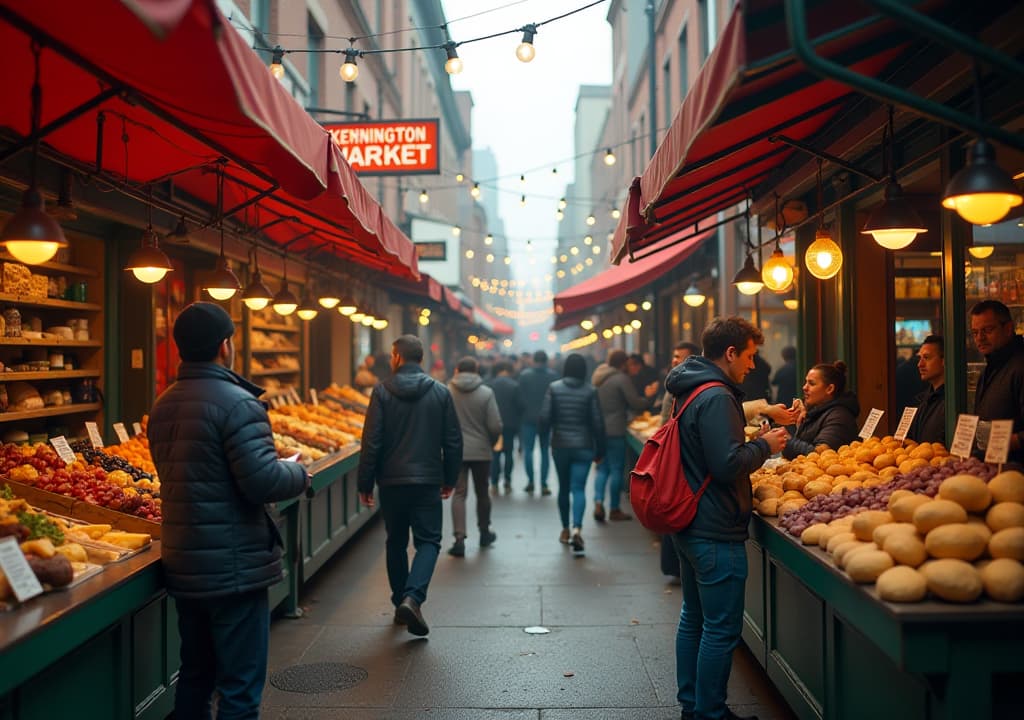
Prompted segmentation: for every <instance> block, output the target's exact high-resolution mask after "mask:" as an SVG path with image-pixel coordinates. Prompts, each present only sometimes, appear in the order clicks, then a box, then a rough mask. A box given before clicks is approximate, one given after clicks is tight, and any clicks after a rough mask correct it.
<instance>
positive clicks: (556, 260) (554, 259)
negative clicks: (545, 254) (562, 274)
mask: <svg viewBox="0 0 1024 720" xmlns="http://www.w3.org/2000/svg"><path fill="white" fill-rule="evenodd" d="M551 264H552V265H556V264H558V258H557V257H555V256H554V255H552V256H551Z"/></svg>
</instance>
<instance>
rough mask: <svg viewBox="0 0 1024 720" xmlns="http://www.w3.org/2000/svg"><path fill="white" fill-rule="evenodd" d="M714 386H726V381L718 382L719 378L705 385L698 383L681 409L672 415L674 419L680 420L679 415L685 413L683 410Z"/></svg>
mask: <svg viewBox="0 0 1024 720" xmlns="http://www.w3.org/2000/svg"><path fill="white" fill-rule="evenodd" d="M713 387H725V383H722V382H718V381H717V380H711V381H710V382H706V383H704V384H703V385H698V386H697V387H696V388H694V390H693V392H691V393H690V395H689V397H687V398H686V402H684V403H683V404H682V406H680V408H679V410H677V411H676V413H675V414H674V415H673V416H672V419H673V420H677V421H678V420H679V417H680V416H681V415H682V414H683V411H684V410H686V408H688V407H689V406H690V403H692V402H693V401H694V400H695V399H696V398H697V396H698V395H700V394H701V393H702V392H704V391H705V390H710V389H711V388H713Z"/></svg>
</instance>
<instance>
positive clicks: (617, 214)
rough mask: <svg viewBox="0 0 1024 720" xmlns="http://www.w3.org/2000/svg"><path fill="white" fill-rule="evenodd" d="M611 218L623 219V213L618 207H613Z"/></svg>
mask: <svg viewBox="0 0 1024 720" xmlns="http://www.w3.org/2000/svg"><path fill="white" fill-rule="evenodd" d="M611 216H612V220H618V219H619V218H620V217H622V211H621V210H619V209H618V208H617V207H613V208H612V211H611Z"/></svg>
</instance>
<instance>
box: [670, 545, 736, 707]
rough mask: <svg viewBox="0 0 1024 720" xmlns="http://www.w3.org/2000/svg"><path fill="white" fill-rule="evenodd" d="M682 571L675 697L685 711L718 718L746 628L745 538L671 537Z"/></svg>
mask: <svg viewBox="0 0 1024 720" xmlns="http://www.w3.org/2000/svg"><path fill="white" fill-rule="evenodd" d="M672 542H673V544H674V545H675V548H676V553H677V554H678V555H679V559H680V565H681V570H682V577H681V580H682V587H683V609H682V611H681V612H680V614H679V627H678V629H677V630H676V684H677V686H678V688H679V690H678V693H677V695H676V698H677V699H678V700H679V704H680V705H682V708H683V711H684V712H692V713H693V714H694V715H695V716H696V717H698V718H708V719H709V720H717V719H718V718H721V717H724V716H725V713H726V705H725V698H726V685H727V684H728V682H729V672H730V671H731V670H732V652H733V650H735V649H736V645H737V644H738V643H739V640H740V632H741V631H742V629H743V588H744V585H745V584H746V580H747V551H746V548H745V547H744V544H743V543H742V542H721V541H718V540H705V539H702V538H691V537H688V536H687V535H686V534H685V533H683V534H676V535H673V536H672Z"/></svg>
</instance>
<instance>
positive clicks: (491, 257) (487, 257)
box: [484, 253, 494, 262]
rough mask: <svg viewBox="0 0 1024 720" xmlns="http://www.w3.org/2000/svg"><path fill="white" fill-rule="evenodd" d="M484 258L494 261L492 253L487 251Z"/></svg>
mask: <svg viewBox="0 0 1024 720" xmlns="http://www.w3.org/2000/svg"><path fill="white" fill-rule="evenodd" d="M484 260H486V261H487V262H494V255H493V254H492V253H487V256H486V257H485V258H484Z"/></svg>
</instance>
